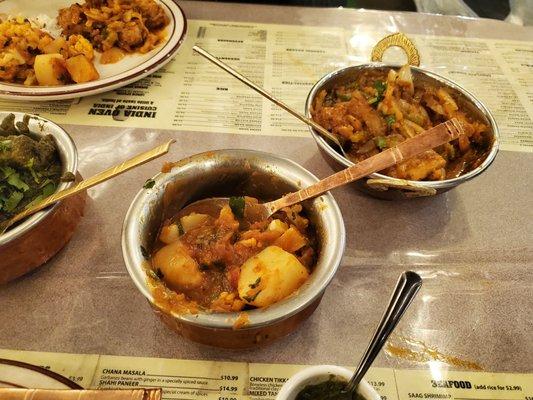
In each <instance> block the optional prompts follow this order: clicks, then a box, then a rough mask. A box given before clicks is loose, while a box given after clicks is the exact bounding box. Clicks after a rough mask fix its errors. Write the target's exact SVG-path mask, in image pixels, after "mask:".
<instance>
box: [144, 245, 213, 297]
mask: <svg viewBox="0 0 533 400" xmlns="http://www.w3.org/2000/svg"><path fill="white" fill-rule="evenodd" d="M152 267H153V269H154V270H155V271H157V270H158V269H159V270H160V271H161V272H162V274H163V280H164V281H165V282H166V283H167V284H168V285H169V286H170V287H171V288H174V289H194V288H197V287H199V286H200V285H201V284H202V282H203V280H204V276H203V274H202V272H201V271H200V268H199V267H198V263H197V262H196V261H194V259H193V258H192V257H191V256H190V255H189V253H188V252H187V249H186V248H185V247H184V246H183V244H182V243H180V242H174V243H171V244H168V245H166V246H165V247H163V248H161V249H160V250H159V251H158V252H157V253H155V255H154V257H153V258H152Z"/></svg>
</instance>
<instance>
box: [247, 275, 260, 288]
mask: <svg viewBox="0 0 533 400" xmlns="http://www.w3.org/2000/svg"><path fill="white" fill-rule="evenodd" d="M260 282H261V277H259V278H257V280H256V281H255V282H254V283H251V284H249V285H248V286H250V289H255V288H256V287H257V286H259V283H260Z"/></svg>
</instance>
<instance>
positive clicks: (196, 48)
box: [192, 46, 348, 159]
mask: <svg viewBox="0 0 533 400" xmlns="http://www.w3.org/2000/svg"><path fill="white" fill-rule="evenodd" d="M192 49H193V50H194V51H196V52H197V53H198V54H200V55H202V56H204V57H205V58H207V59H208V60H209V61H211V62H212V63H213V64H215V65H216V66H218V67H220V68H222V69H223V70H224V71H226V72H227V73H229V74H230V75H233V76H234V77H235V78H237V79H238V80H240V81H241V82H242V83H244V84H245V85H247V86H248V87H250V88H252V89H253V90H255V91H256V92H257V93H259V94H261V95H262V96H264V97H266V98H267V99H268V100H270V101H271V102H272V103H274V104H276V105H277V106H279V107H281V108H283V109H284V110H285V111H287V112H288V113H290V114H292V115H294V116H295V117H296V118H298V119H299V120H300V121H302V122H304V123H306V124H307V125H309V126H311V127H312V128H314V129H315V130H316V131H317V132H318V133H319V134H320V136H322V137H323V138H324V139H325V140H327V141H328V142H330V143H333V144H334V145H335V146H336V147H337V150H338V151H339V152H340V153H341V154H342V155H343V156H344V157H345V158H346V159H348V155H347V154H346V152H345V151H344V149H343V147H342V144H341V142H340V141H339V139H337V137H335V135H333V134H332V133H331V132H329V131H328V130H327V129H324V128H323V127H321V126H320V125H319V124H317V123H316V122H315V121H313V120H312V119H309V118H307V117H305V116H304V115H302V114H300V113H299V112H298V111H296V110H295V109H294V108H292V107H290V106H288V105H287V104H285V103H283V102H282V101H281V100H279V99H277V98H275V97H274V96H272V95H271V94H270V93H268V92H267V91H266V90H265V89H263V88H262V87H260V86H258V85H256V84H255V83H253V82H252V81H251V80H250V79H248V78H247V77H245V76H244V75H242V74H241V73H239V72H237V71H235V70H234V69H233V68H231V67H230V66H229V65H227V64H226V63H224V62H222V61H220V60H219V59H218V58H216V57H215V56H214V55H212V54H210V53H208V52H207V51H205V50H204V49H202V48H201V47H199V46H193V48H192Z"/></svg>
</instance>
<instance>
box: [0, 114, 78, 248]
mask: <svg viewBox="0 0 533 400" xmlns="http://www.w3.org/2000/svg"><path fill="white" fill-rule="evenodd" d="M9 114H15V120H16V121H22V118H23V117H24V116H25V115H29V116H30V124H29V125H30V131H31V132H32V133H35V134H38V135H42V134H51V135H53V136H54V138H55V139H56V140H55V142H56V144H57V148H58V150H59V153H60V157H61V162H62V165H63V170H64V171H70V172H72V173H74V174H75V173H76V171H77V170H78V151H77V149H76V145H75V143H74V140H72V138H71V137H70V135H69V134H68V133H67V132H66V131H65V130H64V129H63V128H62V127H60V126H59V125H57V124H56V123H55V122H52V121H51V120H49V119H47V118H44V117H41V116H38V115H34V114H28V113H23V112H9V111H0V120H3V119H4V118H5V117H6V116H7V115H9ZM35 126H37V127H38V128H37V129H35V128H34V129H31V127H35ZM73 184H74V182H60V183H59V186H58V188H57V190H56V191H59V190H63V189H67V188H69V187H71V186H72V185H73ZM59 204H60V202H58V203H56V204H54V205H53V206H51V207H49V208H47V209H45V210H43V211H39V212H38V213H35V214H34V215H32V216H31V217H28V218H27V219H25V220H24V221H22V222H21V223H20V224H18V225H17V226H15V227H14V228H11V229H9V230H8V231H7V232H6V233H4V234H3V235H0V246H3V245H6V244H8V243H10V242H11V241H13V240H15V239H17V238H19V237H20V236H22V235H24V234H25V233H26V232H28V231H30V230H31V229H32V228H33V227H35V226H36V225H38V224H39V223H40V222H41V221H42V220H44V219H45V218H46V217H47V216H48V215H49V214H50V213H52V212H53V211H54V210H55V209H56V207H58V206H59Z"/></svg>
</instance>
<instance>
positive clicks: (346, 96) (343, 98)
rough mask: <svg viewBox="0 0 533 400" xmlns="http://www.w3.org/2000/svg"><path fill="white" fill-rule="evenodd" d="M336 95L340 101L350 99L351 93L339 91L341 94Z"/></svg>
mask: <svg viewBox="0 0 533 400" xmlns="http://www.w3.org/2000/svg"><path fill="white" fill-rule="evenodd" d="M337 97H338V98H339V99H340V100H341V101H350V100H351V98H352V95H351V93H341V94H339V95H337Z"/></svg>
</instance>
